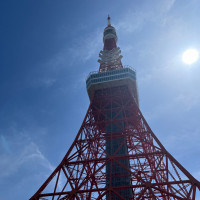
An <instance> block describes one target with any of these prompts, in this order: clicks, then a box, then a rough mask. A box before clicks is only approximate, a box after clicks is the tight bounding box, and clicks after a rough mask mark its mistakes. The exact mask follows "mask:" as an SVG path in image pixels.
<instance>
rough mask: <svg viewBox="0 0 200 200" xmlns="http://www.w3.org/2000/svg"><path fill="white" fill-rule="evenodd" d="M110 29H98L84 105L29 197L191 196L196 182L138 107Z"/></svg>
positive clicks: (188, 199)
mask: <svg viewBox="0 0 200 200" xmlns="http://www.w3.org/2000/svg"><path fill="white" fill-rule="evenodd" d="M117 39H118V38H117V34H116V30H115V28H114V27H113V26H111V23H110V17H109V16H108V25H107V27H106V28H105V29H104V33H103V42H104V47H103V50H102V51H100V54H99V60H98V62H99V63H100V67H99V71H98V72H92V73H90V74H89V76H88V78H87V80H86V86H87V92H88V95H89V98H90V105H89V108H88V110H87V113H86V115H85V118H84V120H83V123H82V125H81V127H80V130H79V132H78V133H77V135H76V138H75V140H74V142H73V143H72V145H71V147H70V148H69V150H68V152H67V153H66V155H65V157H64V158H63V160H62V161H61V163H60V164H59V165H58V167H57V168H56V169H55V170H54V171H53V173H52V174H51V175H50V176H49V178H48V179H47V180H46V181H45V182H44V184H43V185H42V186H41V187H40V188H39V190H38V191H37V192H36V193H35V194H34V195H33V196H32V197H31V198H30V200H39V199H40V200H50V199H51V200H94V199H95V200H195V199H200V197H199V196H198V194H199V190H200V182H199V181H198V180H196V179H195V178H194V177H193V176H192V175H191V174H190V173H189V172H188V171H187V170H186V169H185V168H184V167H183V166H182V165H181V164H180V163H179V162H178V161H177V160H176V159H175V158H174V157H173V156H172V155H171V154H170V153H169V152H168V151H167V150H166V149H165V147H164V146H163V145H162V144H161V142H160V141H159V140H158V138H157V137H156V136H155V134H154V133H153V132H152V130H151V128H150V127H149V125H148V124H147V122H146V120H145V118H144V117H143V115H142V113H141V111H140V109H139V101H138V92H137V82H136V72H135V70H134V69H131V68H130V67H125V66H123V65H122V62H121V59H122V56H121V51H120V48H119V47H117Z"/></svg>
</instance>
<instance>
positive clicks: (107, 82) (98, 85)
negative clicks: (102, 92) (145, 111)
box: [86, 66, 139, 105]
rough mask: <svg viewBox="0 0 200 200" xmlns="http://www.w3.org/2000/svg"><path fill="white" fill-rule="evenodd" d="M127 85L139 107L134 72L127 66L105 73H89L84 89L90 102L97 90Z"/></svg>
mask: <svg viewBox="0 0 200 200" xmlns="http://www.w3.org/2000/svg"><path fill="white" fill-rule="evenodd" d="M122 85H127V86H128V87H129V88H130V91H131V93H132V95H133V97H134V99H135V100H136V102H137V104H138V105H139V101H138V93H137V83H136V71H135V70H134V69H132V68H131V67H129V66H126V67H124V68H121V69H116V70H111V71H107V72H91V73H90V74H89V75H88V77H87V79H86V87H87V92H88V95H89V98H90V100H92V97H93V95H94V92H95V91H96V90H99V89H106V88H111V87H117V86H122Z"/></svg>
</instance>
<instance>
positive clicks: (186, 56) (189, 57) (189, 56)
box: [182, 49, 199, 65]
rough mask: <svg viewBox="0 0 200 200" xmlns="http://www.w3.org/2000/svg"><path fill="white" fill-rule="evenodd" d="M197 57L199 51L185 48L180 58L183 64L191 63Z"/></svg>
mask: <svg viewBox="0 0 200 200" xmlns="http://www.w3.org/2000/svg"><path fill="white" fill-rule="evenodd" d="M198 58H199V52H198V51H197V50H196V49H187V50H186V51H185V52H184V53H183V55H182V60H183V62H184V63H185V64H188V65H191V64H193V63H195V62H196V61H197V60H198Z"/></svg>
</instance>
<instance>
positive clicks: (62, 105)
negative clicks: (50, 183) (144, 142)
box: [0, 0, 200, 200]
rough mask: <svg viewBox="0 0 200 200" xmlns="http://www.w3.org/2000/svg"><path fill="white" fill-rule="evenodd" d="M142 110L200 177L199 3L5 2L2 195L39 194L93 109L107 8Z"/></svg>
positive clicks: (2, 199) (0, 73)
mask: <svg viewBox="0 0 200 200" xmlns="http://www.w3.org/2000/svg"><path fill="white" fill-rule="evenodd" d="M108 14H110V16H111V23H112V25H113V26H115V28H116V30H117V35H118V46H119V47H120V48H121V51H122V55H123V59H122V63H123V65H129V66H131V67H133V68H135V69H136V71H137V80H138V89H139V98H140V108H141V111H142V113H143V114H144V116H145V118H146V120H147V122H148V123H149V125H150V126H151V128H152V130H153V131H154V133H155V134H156V135H157V137H158V138H159V139H160V141H161V142H162V143H163V144H164V146H165V147H166V149H167V150H168V151H169V152H170V153H171V154H172V155H173V156H174V157H175V158H176V159H177V160H178V161H179V162H180V163H181V164H183V166H184V167H185V168H186V169H187V170H188V171H189V172H191V173H192V175H193V176H195V177H196V178H197V179H200V169H199V166H200V155H199V154H200V145H199V144H200V78H199V77H200V61H198V62H196V63H195V64H193V65H190V66H189V65H185V64H184V63H183V62H182V60H181V55H182V53H183V52H184V51H185V50H186V49H188V48H191V47H193V48H196V49H198V50H200V1H199V0H189V1H188V0H140V1H139V0H121V1H120V0H110V1H106V0H101V1H97V0H96V1H95V0H75V1H72V0H71V1H70V0H59V1H53V0H18V1H14V0H13V1H12V0H3V1H1V3H0V48H1V54H0V188H1V192H0V200H13V196H14V197H15V198H14V199H20V200H26V199H28V198H30V197H31V196H32V195H33V194H34V193H35V192H36V190H37V189H38V188H39V187H40V186H41V184H42V183H43V182H44V181H45V180H46V178H47V177H48V176H49V175H50V174H51V172H52V170H53V169H55V167H56V166H57V165H58V164H59V163H60V161H61V160H62V158H63V157H64V155H65V153H66V152H67V150H68V149H69V147H70V145H71V144H72V142H73V140H74V138H75V136H76V134H77V131H78V130H79V128H80V126H81V123H82V120H83V118H84V116H85V114H86V111H87V108H88V106H89V98H88V96H87V92H86V85H85V79H86V77H87V75H88V74H89V72H91V71H96V70H98V68H99V64H98V62H97V60H98V54H99V51H100V50H101V49H102V47H103V42H102V34H103V29H104V28H105V26H106V25H107V22H106V18H107V15H108Z"/></svg>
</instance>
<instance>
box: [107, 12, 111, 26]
mask: <svg viewBox="0 0 200 200" xmlns="http://www.w3.org/2000/svg"><path fill="white" fill-rule="evenodd" d="M107 19H108V26H111V24H110V15H109V14H108V18H107Z"/></svg>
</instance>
